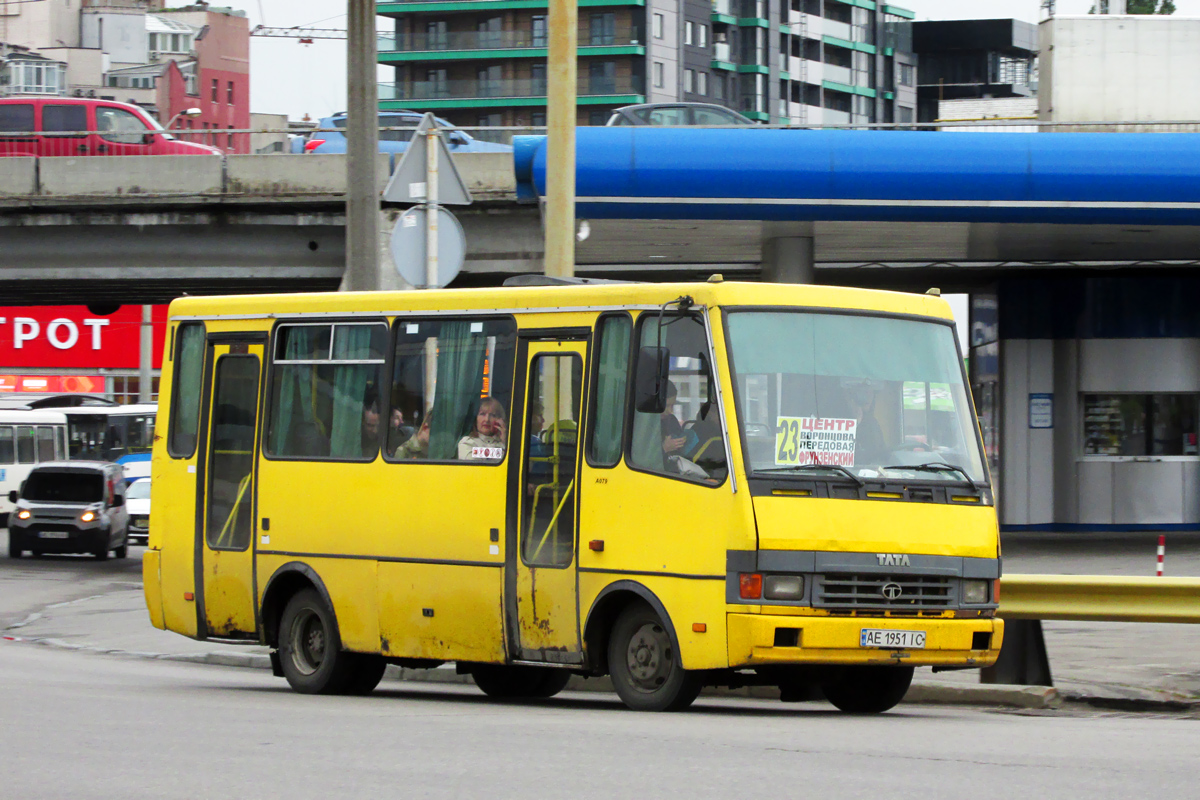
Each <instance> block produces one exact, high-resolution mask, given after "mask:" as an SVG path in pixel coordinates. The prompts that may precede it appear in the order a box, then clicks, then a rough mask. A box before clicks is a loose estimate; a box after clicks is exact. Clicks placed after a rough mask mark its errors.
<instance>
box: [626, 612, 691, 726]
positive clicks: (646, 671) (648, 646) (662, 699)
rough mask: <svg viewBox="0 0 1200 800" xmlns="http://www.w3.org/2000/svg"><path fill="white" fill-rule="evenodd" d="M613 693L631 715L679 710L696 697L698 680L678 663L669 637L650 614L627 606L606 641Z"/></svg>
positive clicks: (658, 620) (653, 613)
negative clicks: (633, 713)
mask: <svg viewBox="0 0 1200 800" xmlns="http://www.w3.org/2000/svg"><path fill="white" fill-rule="evenodd" d="M608 670H609V675H610V677H611V678H612V683H613V688H614V689H616V691H617V695H618V696H619V697H620V698H621V701H622V702H623V703H625V705H626V706H628V707H629V708H632V709H633V710H635V711H682V710H683V709H685V708H687V707H688V706H690V705H691V704H692V702H693V701H694V700H695V699H696V697H697V696H698V695H699V694H700V689H701V687H702V686H703V682H702V681H701V679H700V676H699V675H698V674H696V673H694V672H689V671H688V670H685V669H684V668H683V665H682V664H681V663H680V659H679V653H678V652H677V651H676V649H675V644H674V641H673V639H672V637H671V632H670V631H669V630H668V629H667V626H666V625H665V624H664V623H663V621H662V620H661V619H659V617H658V614H656V613H655V612H654V609H652V608H650V606H648V605H646V604H644V603H637V604H634V605H631V606H629V607H628V608H626V609H625V610H624V611H622V612H621V615H620V616H619V617H617V622H616V625H614V626H613V630H612V636H610V637H609V640H608Z"/></svg>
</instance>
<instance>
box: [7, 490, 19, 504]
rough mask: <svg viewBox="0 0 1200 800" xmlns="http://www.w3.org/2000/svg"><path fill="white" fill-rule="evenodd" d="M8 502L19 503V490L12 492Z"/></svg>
mask: <svg viewBox="0 0 1200 800" xmlns="http://www.w3.org/2000/svg"><path fill="white" fill-rule="evenodd" d="M8 502H10V503H15V502H17V490H16V489H13V490H12V491H11V492H9V493H8Z"/></svg>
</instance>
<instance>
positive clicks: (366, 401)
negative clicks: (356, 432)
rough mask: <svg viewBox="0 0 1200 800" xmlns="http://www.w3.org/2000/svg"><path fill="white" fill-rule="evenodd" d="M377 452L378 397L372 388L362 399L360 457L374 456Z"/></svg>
mask: <svg viewBox="0 0 1200 800" xmlns="http://www.w3.org/2000/svg"><path fill="white" fill-rule="evenodd" d="M352 435H353V434H352ZM352 441H353V440H352ZM378 450H379V395H378V394H377V393H376V392H375V391H374V389H373V388H368V389H367V394H366V396H365V397H364V398H363V412H362V455H363V456H364V457H369V456H374V455H375V453H376V452H378Z"/></svg>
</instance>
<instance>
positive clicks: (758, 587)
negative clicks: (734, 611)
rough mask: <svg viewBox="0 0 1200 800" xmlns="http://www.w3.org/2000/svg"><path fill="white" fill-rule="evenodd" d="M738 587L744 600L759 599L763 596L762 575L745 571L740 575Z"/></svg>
mask: <svg viewBox="0 0 1200 800" xmlns="http://www.w3.org/2000/svg"><path fill="white" fill-rule="evenodd" d="M738 589H739V595H740V596H741V598H742V599H743V600H758V599H759V598H761V597H762V575H759V574H758V573H757V572H743V573H742V574H740V575H739V576H738Z"/></svg>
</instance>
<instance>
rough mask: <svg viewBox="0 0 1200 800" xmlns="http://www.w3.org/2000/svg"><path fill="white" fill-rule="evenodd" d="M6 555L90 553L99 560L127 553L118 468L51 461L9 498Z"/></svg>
mask: <svg viewBox="0 0 1200 800" xmlns="http://www.w3.org/2000/svg"><path fill="white" fill-rule="evenodd" d="M8 497H9V501H10V502H12V503H15V504H16V508H15V509H14V510H13V511H12V513H10V514H9V515H8V555H9V556H10V557H12V558H20V557H21V556H22V554H24V552H25V551H26V550H28V551H30V552H31V553H33V554H34V555H35V556H36V555H41V554H42V553H91V554H92V555H94V556H95V557H96V558H97V559H98V560H100V561H103V560H104V559H106V558H108V554H109V551H115V552H116V555H117V558H125V556H126V555H128V553H129V513H128V511H127V509H126V506H125V474H124V470H122V469H121V465H120V464H110V463H107V462H103V461H52V462H49V463H46V464H41V465H39V466H37V467H35V468H34V469H33V470H31V471H30V473H29V476H28V477H27V478H25V482H24V483H23V484H21V489H20V491H12V492H9V495H8Z"/></svg>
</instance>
